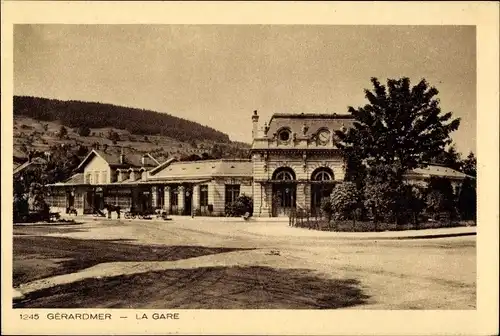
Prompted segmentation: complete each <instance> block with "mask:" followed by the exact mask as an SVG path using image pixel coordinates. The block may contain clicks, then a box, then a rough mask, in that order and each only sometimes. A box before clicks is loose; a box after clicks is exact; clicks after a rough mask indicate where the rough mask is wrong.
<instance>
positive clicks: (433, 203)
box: [426, 178, 458, 218]
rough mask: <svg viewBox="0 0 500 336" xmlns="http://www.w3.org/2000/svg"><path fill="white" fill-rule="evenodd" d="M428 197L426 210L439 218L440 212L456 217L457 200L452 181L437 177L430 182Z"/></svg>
mask: <svg viewBox="0 0 500 336" xmlns="http://www.w3.org/2000/svg"><path fill="white" fill-rule="evenodd" d="M428 190H429V191H428V193H427V197H426V212H427V213H428V214H429V215H431V216H433V217H434V218H437V217H438V216H439V214H440V213H442V212H446V213H448V214H450V216H451V217H452V218H453V217H456V215H457V214H458V213H457V201H456V197H455V195H454V193H453V187H452V185H451V182H450V181H449V180H446V179H440V178H435V179H431V181H430V183H429V189H428Z"/></svg>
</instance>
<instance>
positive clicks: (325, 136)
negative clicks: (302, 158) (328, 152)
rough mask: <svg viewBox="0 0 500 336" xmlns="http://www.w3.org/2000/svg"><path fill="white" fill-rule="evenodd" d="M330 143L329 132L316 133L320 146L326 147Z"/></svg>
mask: <svg viewBox="0 0 500 336" xmlns="http://www.w3.org/2000/svg"><path fill="white" fill-rule="evenodd" d="M329 141H330V131H329V130H326V129H324V130H321V131H319V133H318V142H319V144H321V145H326V144H327V143H328V142H329Z"/></svg>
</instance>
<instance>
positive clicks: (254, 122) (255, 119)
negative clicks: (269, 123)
mask: <svg viewBox="0 0 500 336" xmlns="http://www.w3.org/2000/svg"><path fill="white" fill-rule="evenodd" d="M258 124H259V115H258V114H257V110H255V111H253V115H252V138H253V139H255V138H256V137H257V129H258Z"/></svg>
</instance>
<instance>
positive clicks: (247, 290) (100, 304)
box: [14, 266, 369, 309]
mask: <svg viewBox="0 0 500 336" xmlns="http://www.w3.org/2000/svg"><path fill="white" fill-rule="evenodd" d="M368 298H369V297H368V296H367V295H365V294H364V293H363V292H362V290H361V289H360V288H359V283H358V281H357V280H353V279H324V278H320V277H318V276H316V275H314V274H312V273H311V271H309V270H303V269H274V268H270V267H259V266H254V267H210V268H196V269H176V270H167V271H155V272H147V273H141V274H134V275H123V276H117V277H110V278H102V279H86V280H83V281H79V282H75V283H72V284H67V285H61V286H57V287H52V288H48V289H44V290H40V291H36V292H33V293H30V294H28V295H27V296H26V297H25V299H24V300H23V301H20V302H17V303H15V304H14V308H134V309H144V308H155V309H174V308H175V309H335V308H343V307H350V306H355V305H359V304H363V303H365V302H366V300H367V299H368Z"/></svg>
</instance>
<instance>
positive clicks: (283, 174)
mask: <svg viewBox="0 0 500 336" xmlns="http://www.w3.org/2000/svg"><path fill="white" fill-rule="evenodd" d="M276 180H293V175H292V173H290V172H288V171H286V170H285V171H280V172H279V173H277V174H276Z"/></svg>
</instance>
